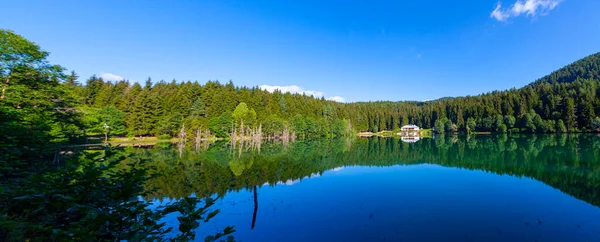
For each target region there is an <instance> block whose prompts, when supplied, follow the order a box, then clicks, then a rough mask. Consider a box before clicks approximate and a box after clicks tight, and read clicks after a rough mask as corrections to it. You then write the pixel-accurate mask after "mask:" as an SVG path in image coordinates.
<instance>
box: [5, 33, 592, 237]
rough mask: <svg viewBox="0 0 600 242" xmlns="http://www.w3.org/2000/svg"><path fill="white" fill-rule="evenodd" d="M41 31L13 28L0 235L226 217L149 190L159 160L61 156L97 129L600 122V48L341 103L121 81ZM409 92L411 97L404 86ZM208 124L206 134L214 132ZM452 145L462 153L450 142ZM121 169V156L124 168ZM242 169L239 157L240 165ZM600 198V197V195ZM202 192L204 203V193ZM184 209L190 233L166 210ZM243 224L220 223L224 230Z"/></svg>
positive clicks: (556, 127)
mask: <svg viewBox="0 0 600 242" xmlns="http://www.w3.org/2000/svg"><path fill="white" fill-rule="evenodd" d="M49 55H50V53H49V52H47V51H44V50H43V49H42V48H41V47H40V46H38V45H37V44H35V43H34V42H32V41H30V40H27V39H25V38H24V37H23V36H21V35H19V34H17V33H15V32H13V31H10V30H5V29H0V88H1V93H0V240H2V241H38V240H41V239H45V240H52V241H59V240H63V239H64V238H71V240H76V241H78V240H83V241H87V240H100V241H115V240H118V241H122V240H127V241H139V240H142V239H147V238H150V239H152V240H156V241H161V240H165V241H187V240H194V239H195V238H194V236H195V233H194V231H195V229H196V228H197V227H198V226H200V223H201V222H207V221H208V220H209V219H210V218H212V217H214V216H216V214H217V213H218V210H212V209H211V208H210V207H211V205H212V204H213V203H214V198H212V197H208V198H204V199H200V198H196V197H185V198H181V199H179V200H176V201H174V202H173V203H171V204H169V205H167V206H165V207H159V208H153V207H151V203H150V202H148V201H145V200H139V199H138V198H139V197H146V196H151V195H152V194H155V193H154V192H155V191H153V190H152V189H147V188H145V187H144V185H145V184H147V182H148V181H149V180H150V179H157V177H158V176H159V174H155V173H153V172H152V169H151V167H152V166H149V165H145V164H147V162H148V159H147V158H145V157H143V156H135V155H133V156H131V154H124V153H122V152H114V150H113V149H112V148H111V147H106V148H105V149H106V150H105V151H104V152H101V153H82V154H75V155H71V156H70V158H68V159H61V158H60V157H62V156H68V155H69V154H63V153H62V152H63V147H65V146H66V145H71V144H80V143H81V142H82V140H83V139H84V138H85V137H87V136H91V135H101V134H105V135H111V136H112V135H116V136H157V137H166V138H170V137H175V136H179V137H187V138H188V139H193V138H195V137H197V136H198V134H206V133H208V134H209V135H208V136H213V137H219V138H228V137H229V138H236V137H242V138H243V137H244V135H246V134H248V133H252V134H255V133H260V134H261V136H259V137H264V138H278V137H282V136H292V137H297V138H299V139H313V138H332V137H339V136H353V135H354V134H355V133H356V132H357V131H372V132H376V131H381V130H397V129H398V128H399V127H400V126H402V125H405V124H416V125H419V126H421V127H424V128H435V130H436V131H437V132H500V133H505V132H528V133H538V132H539V133H551V132H558V133H564V132H598V131H599V130H600V119H599V118H598V114H600V80H599V79H598V78H599V77H598V76H599V73H600V68H599V64H600V54H594V55H591V56H588V57H586V58H583V59H581V60H579V61H577V62H575V63H572V64H570V65H568V66H566V67H565V68H562V69H560V70H557V71H555V72H553V73H551V74H550V75H548V76H547V77H543V78H541V79H539V80H537V81H535V82H533V83H531V84H529V85H527V86H525V87H522V88H519V89H516V88H513V89H510V90H506V91H493V92H490V93H486V94H481V95H477V96H467V97H457V98H444V99H440V100H435V101H429V102H406V101H401V102H383V101H379V102H358V103H338V102H334V101H329V100H325V99H324V98H322V97H314V96H307V95H303V94H292V93H282V92H278V91H275V92H273V93H270V92H267V91H265V90H261V89H260V88H258V87H251V88H249V87H238V86H235V85H234V84H233V83H232V82H228V83H226V84H221V83H220V82H218V81H209V82H206V83H205V84H200V83H199V82H197V81H177V80H173V81H170V82H165V81H157V82H154V81H152V80H151V79H148V80H147V81H146V82H145V83H144V84H140V83H138V82H129V81H127V80H123V81H118V82H109V81H105V80H102V78H98V77H95V76H92V77H90V78H88V79H87V80H85V81H84V82H82V83H79V77H78V76H77V74H76V73H75V72H74V71H70V73H69V71H67V69H66V68H65V67H62V66H60V65H58V64H55V63H51V62H50V61H49V60H48V56H49ZM401 98H402V97H398V99H401ZM205 136H206V135H205ZM448 154H450V153H448ZM117 168H119V169H117ZM238 168H239V167H238ZM594 199H595V198H594ZM198 205H200V206H198ZM175 212H178V214H179V215H178V218H177V219H178V221H180V222H181V224H180V226H179V228H178V232H179V233H178V235H177V236H175V237H169V238H166V237H164V235H166V234H169V233H171V232H173V231H172V230H173V228H167V227H165V224H164V223H162V222H161V219H162V218H163V217H164V216H166V215H168V214H171V213H175ZM234 231H235V230H234V228H232V227H227V228H224V230H223V231H221V232H219V233H217V234H215V235H212V236H209V237H207V238H206V239H205V241H220V240H221V239H225V238H227V240H228V241H230V240H232V237H226V236H227V235H230V234H231V233H233V232H234Z"/></svg>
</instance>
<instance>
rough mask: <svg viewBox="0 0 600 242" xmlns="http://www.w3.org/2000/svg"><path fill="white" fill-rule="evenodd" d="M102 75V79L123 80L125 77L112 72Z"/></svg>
mask: <svg viewBox="0 0 600 242" xmlns="http://www.w3.org/2000/svg"><path fill="white" fill-rule="evenodd" d="M100 77H102V79H104V80H105V81H122V80H124V79H125V78H123V77H122V76H119V75H115V74H112V73H102V75H100Z"/></svg>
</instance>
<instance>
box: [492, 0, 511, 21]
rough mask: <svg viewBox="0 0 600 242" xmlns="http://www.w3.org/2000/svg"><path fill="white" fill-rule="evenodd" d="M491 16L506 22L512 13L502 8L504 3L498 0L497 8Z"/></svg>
mask: <svg viewBox="0 0 600 242" xmlns="http://www.w3.org/2000/svg"><path fill="white" fill-rule="evenodd" d="M490 17H492V18H495V19H496V20H498V21H500V22H504V21H506V20H507V19H508V18H509V17H510V13H508V12H507V11H505V10H502V3H500V2H498V5H497V6H496V9H494V11H492V14H490Z"/></svg>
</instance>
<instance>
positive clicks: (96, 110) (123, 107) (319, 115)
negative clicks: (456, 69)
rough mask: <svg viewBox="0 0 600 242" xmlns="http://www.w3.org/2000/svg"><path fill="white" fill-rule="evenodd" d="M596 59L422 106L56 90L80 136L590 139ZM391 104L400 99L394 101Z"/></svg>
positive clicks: (211, 92) (205, 92)
mask: <svg viewBox="0 0 600 242" xmlns="http://www.w3.org/2000/svg"><path fill="white" fill-rule="evenodd" d="M599 76H600V53H598V54H594V55H591V56H588V57H586V58H584V59H581V60H579V61H577V62H575V63H572V64H570V65H568V66H566V67H564V68H562V69H560V70H558V71H555V72H553V73H551V74H550V75H548V76H546V77H543V78H541V79H539V80H537V81H535V82H533V83H531V84H530V85H527V86H525V87H522V88H519V89H516V88H513V89H510V90H506V91H493V92H490V93H485V94H481V95H477V96H467V97H457V98H443V99H438V100H434V101H428V102H406V101H403V102H387V101H377V102H357V103H338V102H334V101H329V100H325V99H324V98H322V97H321V98H317V97H313V96H306V95H303V94H291V93H282V92H279V91H275V92H273V93H270V92H267V91H265V90H261V89H260V88H258V87H252V88H248V87H236V86H235V85H234V84H233V83H232V82H231V81H230V82H228V83H227V84H221V83H219V82H218V81H209V82H207V83H206V84H204V85H201V84H199V83H198V82H197V81H196V82H191V81H187V82H179V81H176V80H172V81H171V82H165V81H158V82H156V83H153V81H152V80H151V79H148V80H147V81H146V83H145V84H144V85H143V86H142V85H140V84H139V83H130V82H129V81H126V80H123V81H118V82H108V81H105V80H103V79H102V78H98V77H95V76H92V77H91V78H89V79H88V80H86V81H85V83H84V84H83V85H80V84H78V83H77V82H76V80H77V76H76V74H75V73H74V72H73V73H72V74H71V76H70V77H68V79H67V82H66V83H65V85H68V86H69V87H72V88H73V90H74V93H75V95H76V96H77V97H78V98H79V100H80V103H81V104H82V106H81V110H82V111H83V116H84V122H85V127H86V131H87V132H88V133H94V132H102V127H103V124H104V123H108V125H109V126H110V127H112V129H111V132H112V133H113V134H116V135H125V134H129V135H136V136H143V135H154V136H160V135H163V136H167V137H173V136H175V135H176V134H177V133H178V132H179V131H180V129H181V127H182V125H183V126H185V127H187V129H186V131H187V132H188V133H189V135H188V136H187V137H193V134H194V132H195V131H196V130H199V129H200V130H209V131H210V133H211V134H213V135H216V136H217V137H228V136H229V135H230V133H231V132H232V130H234V129H236V127H237V126H239V125H240V124H241V123H244V124H245V125H247V126H249V127H259V126H260V127H261V128H262V131H263V132H264V133H266V134H267V136H276V135H278V134H281V133H282V132H284V130H286V128H288V129H289V130H290V131H292V132H294V133H295V134H296V135H297V136H298V137H307V138H315V137H334V136H343V135H346V134H348V133H351V131H352V132H354V131H371V132H378V131H383V130H398V129H399V127H401V126H403V125H406V124H416V125H418V126H421V127H424V128H435V130H436V131H437V132H459V131H464V132H474V131H479V132H500V133H506V132H527V133H555V132H558V133H564V132H595V131H598V130H600V118H598V117H597V114H600V79H599V78H600V77H599ZM399 98H401V97H399Z"/></svg>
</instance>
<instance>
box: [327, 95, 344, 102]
mask: <svg viewBox="0 0 600 242" xmlns="http://www.w3.org/2000/svg"><path fill="white" fill-rule="evenodd" d="M327 100H331V101H336V102H338V103H343V102H346V99H344V98H343V97H340V96H333V97H328V98H327Z"/></svg>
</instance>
